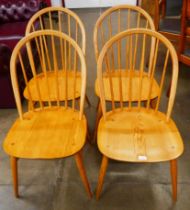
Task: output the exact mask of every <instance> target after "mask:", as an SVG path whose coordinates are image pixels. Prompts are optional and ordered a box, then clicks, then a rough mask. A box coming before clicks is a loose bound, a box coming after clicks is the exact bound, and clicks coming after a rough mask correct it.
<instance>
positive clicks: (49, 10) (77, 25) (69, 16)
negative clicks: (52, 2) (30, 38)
mask: <svg viewBox="0 0 190 210" xmlns="http://www.w3.org/2000/svg"><path fill="white" fill-rule="evenodd" d="M63 15H65V16H66V17H65V19H64V20H63V19H62V18H63V17H62V16H63ZM54 16H55V17H54ZM48 18H49V19H48ZM54 18H55V19H57V21H58V23H57V24H56V25H55V26H54V24H53V19H54ZM45 19H47V20H46V21H45ZM38 21H39V23H37V22H38ZM64 21H65V22H66V24H65V26H64V25H63V22H64ZM35 24H36V25H35ZM47 24H49V25H48V26H47ZM38 28H39V29H40V30H43V29H51V30H58V31H62V32H64V33H66V34H67V35H69V36H71V38H73V39H74V40H75V41H76V42H77V43H78V44H79V45H80V46H81V48H82V51H83V53H84V54H85V50H86V33H85V28H84V25H83V23H82V21H81V20H80V18H79V16H78V15H77V14H75V13H74V12H72V11H71V10H69V9H67V8H64V7H46V8H44V9H42V10H40V11H38V12H37V13H35V14H34V15H33V16H32V18H31V19H30V20H29V22H28V24H27V27H26V33H25V34H26V35H27V34H29V33H31V32H32V31H36V30H39V29H38ZM79 29H80V30H79ZM79 33H81V40H79ZM80 41H81V44H80V43H79V42H80Z"/></svg>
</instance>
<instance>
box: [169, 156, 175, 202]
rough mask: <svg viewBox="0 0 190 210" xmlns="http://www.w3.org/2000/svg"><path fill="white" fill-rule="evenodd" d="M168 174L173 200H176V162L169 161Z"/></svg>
mask: <svg viewBox="0 0 190 210" xmlns="http://www.w3.org/2000/svg"><path fill="white" fill-rule="evenodd" d="M170 172H171V179H172V191H173V200H174V201H176V200H177V160H171V161H170Z"/></svg>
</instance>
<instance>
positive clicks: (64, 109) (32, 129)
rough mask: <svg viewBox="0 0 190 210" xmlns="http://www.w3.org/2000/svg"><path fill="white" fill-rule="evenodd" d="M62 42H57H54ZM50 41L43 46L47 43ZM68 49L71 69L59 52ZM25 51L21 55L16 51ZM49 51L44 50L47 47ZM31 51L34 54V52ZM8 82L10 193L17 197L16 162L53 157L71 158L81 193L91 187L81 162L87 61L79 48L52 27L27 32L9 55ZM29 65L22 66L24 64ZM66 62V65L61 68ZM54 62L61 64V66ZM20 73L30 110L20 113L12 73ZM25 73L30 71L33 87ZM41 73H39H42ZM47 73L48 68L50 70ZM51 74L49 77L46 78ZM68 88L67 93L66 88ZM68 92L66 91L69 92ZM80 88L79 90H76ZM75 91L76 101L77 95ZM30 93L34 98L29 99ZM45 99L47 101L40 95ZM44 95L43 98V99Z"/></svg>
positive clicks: (7, 141) (85, 123) (88, 190)
mask: <svg viewBox="0 0 190 210" xmlns="http://www.w3.org/2000/svg"><path fill="white" fill-rule="evenodd" d="M59 41H60V42H61V43H64V48H62V45H56V43H58V42H59ZM47 42H50V45H49V47H48V48H47V46H46V44H47ZM34 43H35V44H36V45H38V46H39V50H38V51H37V53H39V54H38V56H39V57H41V62H40V66H38V68H37V67H36V65H37V64H36V62H35V56H36V55H35V56H34V51H35V48H34V47H32V46H33V44H34ZM68 48H69V49H70V52H71V53H70V56H69V57H68V58H67V59H71V60H72V61H73V62H72V63H69V65H71V64H72V65H71V66H72V71H71V70H69V68H67V65H68V62H65V63H63V62H62V61H63V60H65V61H67V59H66V58H62V57H64V56H65V54H64V53H63V51H67V50H68ZM23 49H26V55H25V56H23V54H22V53H21V52H22V51H23ZM47 49H48V50H47ZM35 53H36V52H35ZM50 56H52V57H53V66H54V68H53V69H51V70H50V69H49V68H48V62H47V61H48V60H49V57H50ZM10 63H11V80H12V85H13V90H14V95H15V100H16V105H17V109H18V114H19V117H18V118H17V119H16V121H15V122H14V124H13V126H12V127H11V129H10V130H9V132H8V134H7V136H6V138H5V140H4V144H3V147H4V150H5V152H6V153H7V154H8V155H9V156H10V159H11V166H12V174H13V184H14V193H15V196H16V197H18V196H19V194H18V175H17V160H18V159H19V158H25V159H56V158H64V157H68V156H74V157H75V160H76V164H77V167H78V169H79V172H80V175H81V178H82V181H83V183H84V186H85V188H86V191H87V193H88V195H89V197H91V191H90V187H89V184H88V180H87V177H86V173H85V169H84V165H83V162H82V148H83V146H84V144H85V140H86V132H87V122H86V118H85V116H84V114H83V108H84V99H85V89H86V64H85V58H84V55H83V52H82V50H81V49H80V48H79V46H78V45H77V43H76V42H75V41H74V40H72V39H71V38H70V37H69V36H67V35H65V34H63V33H61V32H58V31H53V30H43V31H37V32H33V33H31V34H28V35H27V36H26V37H25V38H24V39H22V40H21V41H20V42H19V43H18V44H17V46H16V47H15V49H14V51H13V53H12V57H11V62H10ZM28 65H29V66H30V68H26V66H28ZM64 65H65V67H64ZM57 66H61V68H60V69H58V68H57ZM19 67H20V68H21V72H22V74H23V78H24V81H25V85H26V89H25V91H26V92H27V94H28V96H29V98H28V100H29V101H30V102H32V101H34V100H35V101H36V104H33V103H31V108H30V110H28V111H25V107H23V105H22V103H21V97H20V95H21V94H22V93H20V92H19V89H18V80H17V73H18V70H20V68H19ZM26 69H27V71H29V70H30V71H31V74H32V75H33V78H32V85H31V80H29V79H28V77H27V74H26ZM41 71H43V75H42V73H41ZM50 71H51V72H50ZM49 75H53V77H49ZM71 89H72V91H71ZM69 91H70V92H72V94H68V92H69ZM78 91H80V92H78ZM77 94H78V95H80V104H78V103H76V95H77ZM33 97H34V98H33ZM43 97H44V98H45V97H47V98H45V100H46V102H45V103H44V101H43V99H44V98H43ZM42 98H43V99H42Z"/></svg>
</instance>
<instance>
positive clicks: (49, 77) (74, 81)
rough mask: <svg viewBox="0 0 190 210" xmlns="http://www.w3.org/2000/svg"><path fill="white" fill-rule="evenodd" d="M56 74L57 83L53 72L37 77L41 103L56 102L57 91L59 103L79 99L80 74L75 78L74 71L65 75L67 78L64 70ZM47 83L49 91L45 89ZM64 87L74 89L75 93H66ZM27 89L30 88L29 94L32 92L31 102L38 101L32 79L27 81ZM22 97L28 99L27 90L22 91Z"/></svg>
mask: <svg viewBox="0 0 190 210" xmlns="http://www.w3.org/2000/svg"><path fill="white" fill-rule="evenodd" d="M57 74H58V75H57V78H58V81H56V80H55V73H54V72H48V73H47V74H46V75H45V74H43V73H41V74H38V75H37V80H38V81H39V83H40V86H39V88H40V92H41V93H43V94H41V100H42V101H56V99H57V92H58V91H59V100H60V101H63V100H72V99H76V98H80V90H81V76H80V74H79V73H78V72H77V73H76V78H75V76H74V74H75V72H74V71H69V72H68V73H67V76H66V72H65V71H64V70H59V71H58V73H57ZM66 80H67V81H66ZM47 83H48V84H49V86H51V88H49V90H48V89H47ZM66 84H67V85H66ZM57 85H58V87H57ZM66 86H67V89H68V90H73V87H76V88H75V91H67V89H66ZM28 87H29V88H30V92H32V100H33V101H38V99H39V95H38V91H37V88H36V85H35V80H34V79H31V80H30V81H29V83H28ZM57 89H58V90H57ZM24 96H25V98H26V99H29V98H30V97H29V91H27V88H25V90H24Z"/></svg>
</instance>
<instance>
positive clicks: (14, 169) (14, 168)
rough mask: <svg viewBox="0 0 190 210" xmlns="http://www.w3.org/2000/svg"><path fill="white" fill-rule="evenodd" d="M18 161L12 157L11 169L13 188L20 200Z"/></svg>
mask: <svg viewBox="0 0 190 210" xmlns="http://www.w3.org/2000/svg"><path fill="white" fill-rule="evenodd" d="M17 161H18V159H17V158H15V157H12V156H11V157H10V162H11V169H12V177H13V187H14V194H15V197H16V198H18V197H19V195H18V170H17Z"/></svg>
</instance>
